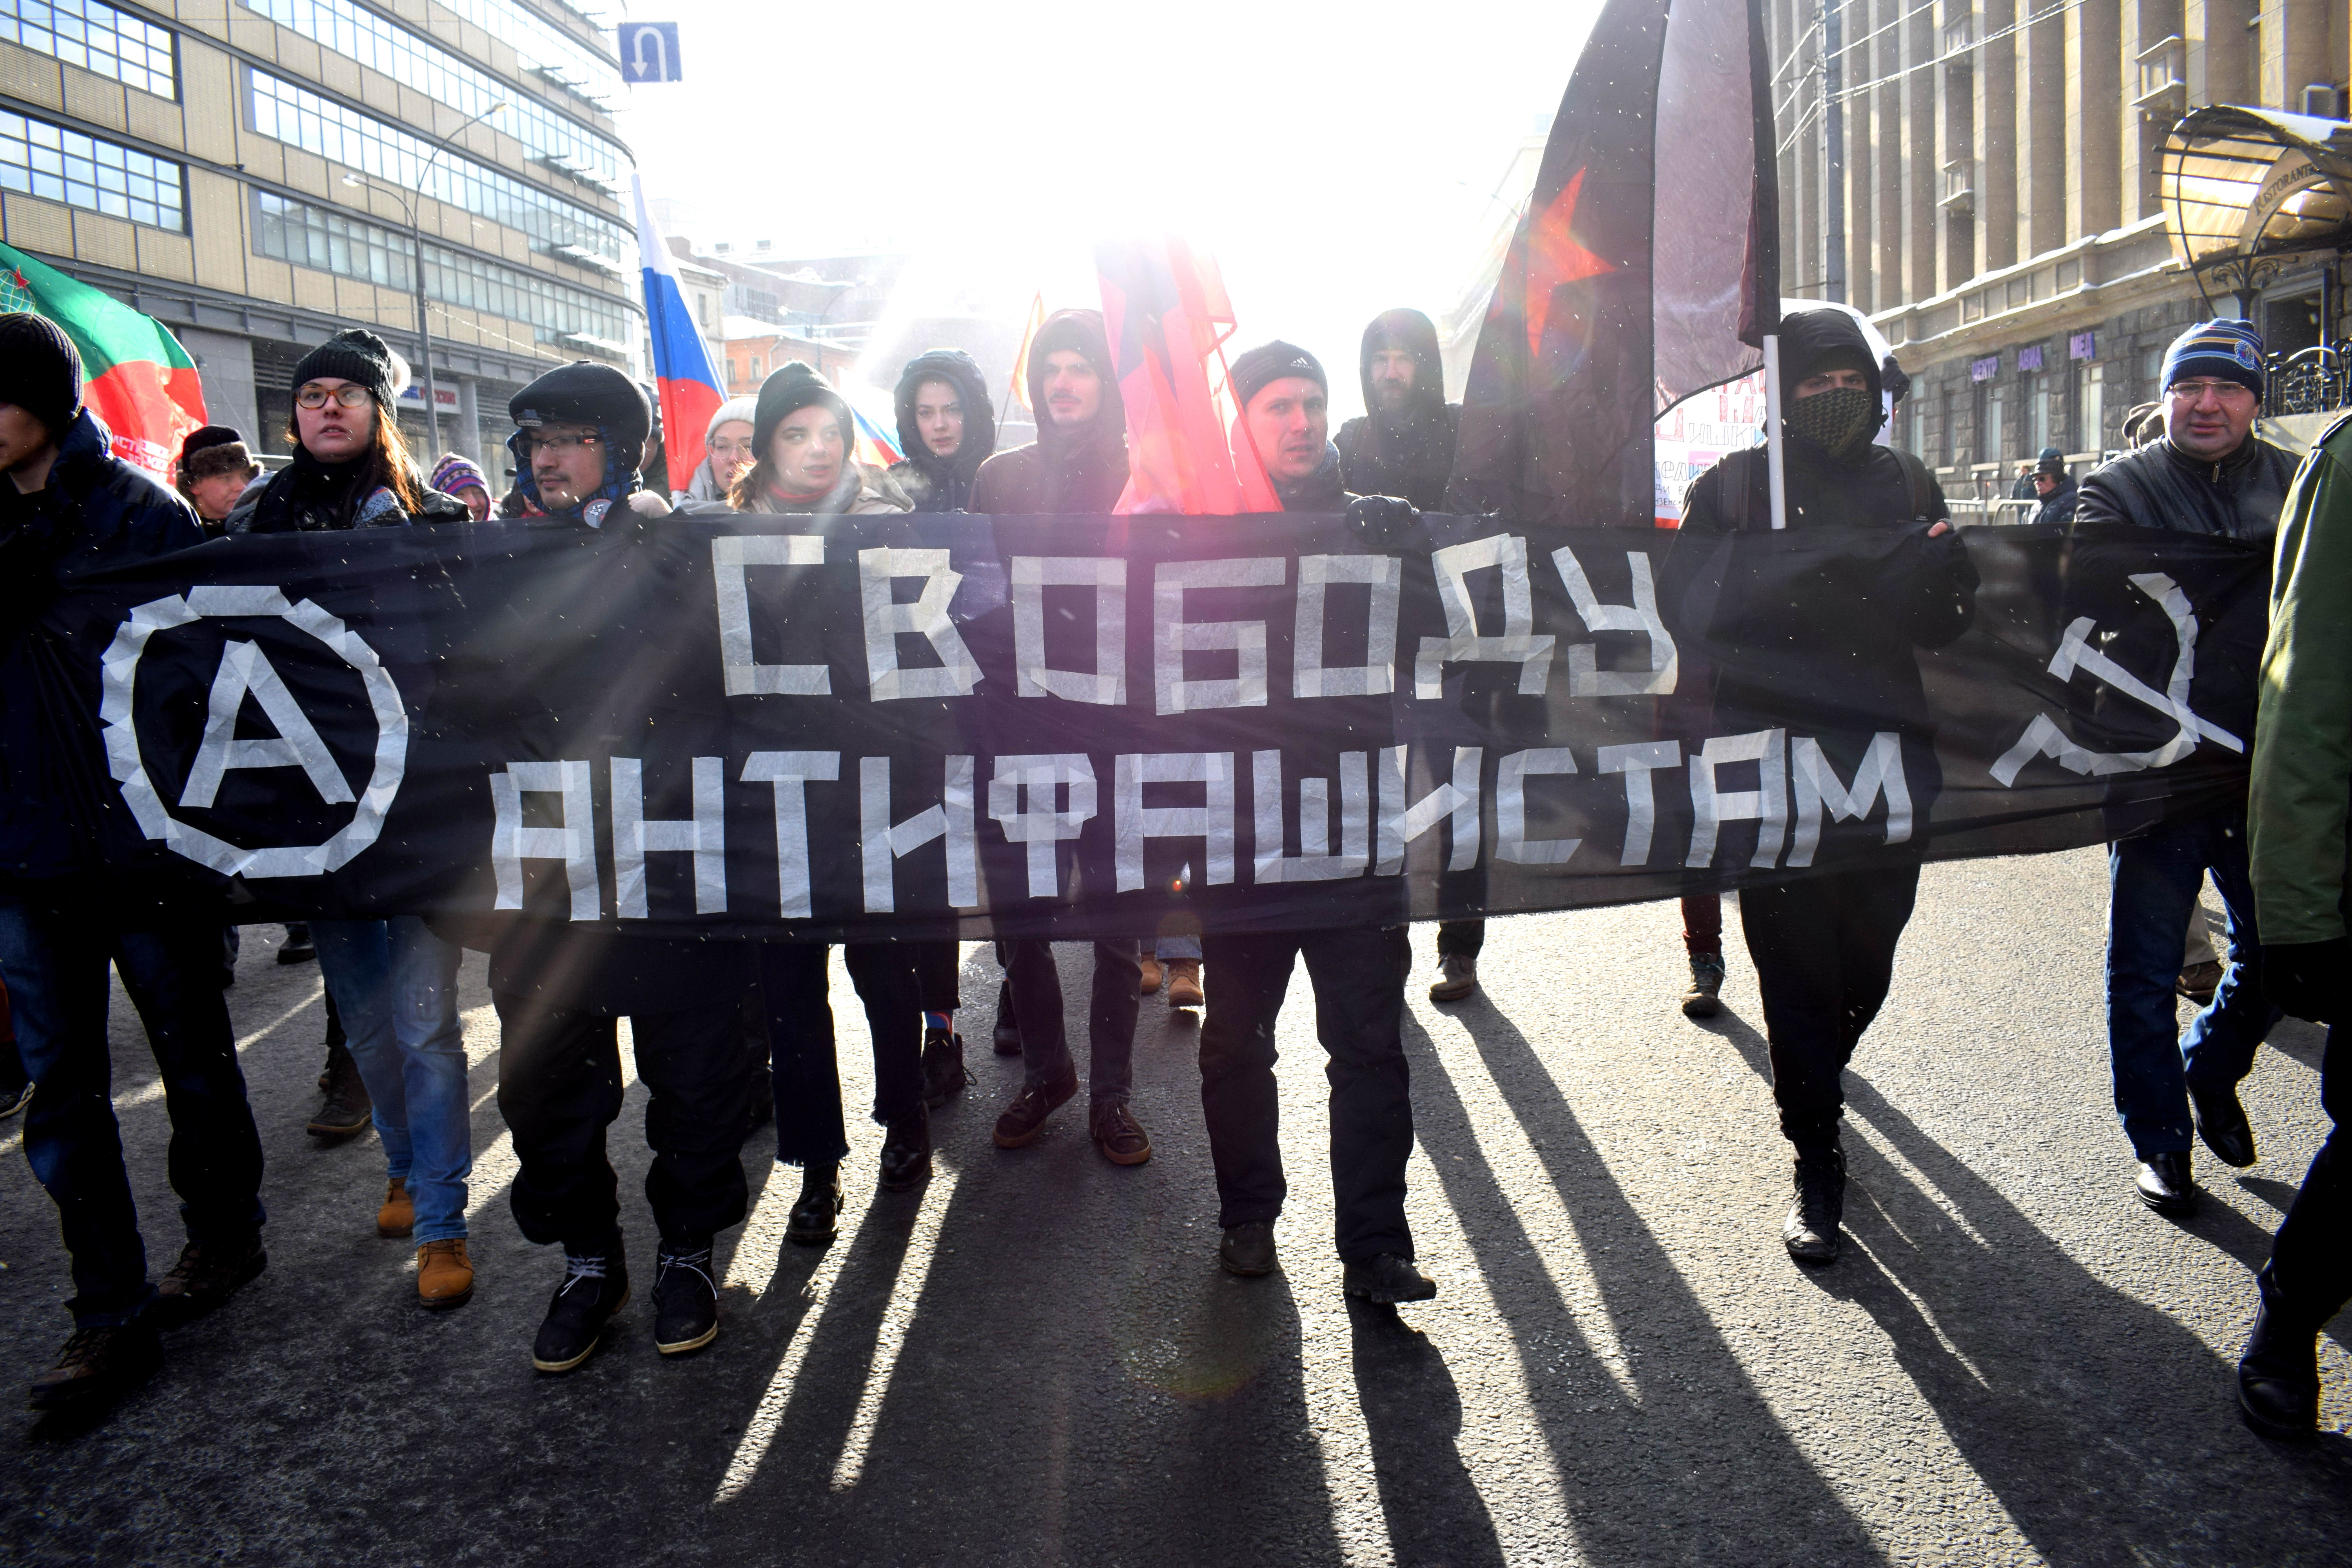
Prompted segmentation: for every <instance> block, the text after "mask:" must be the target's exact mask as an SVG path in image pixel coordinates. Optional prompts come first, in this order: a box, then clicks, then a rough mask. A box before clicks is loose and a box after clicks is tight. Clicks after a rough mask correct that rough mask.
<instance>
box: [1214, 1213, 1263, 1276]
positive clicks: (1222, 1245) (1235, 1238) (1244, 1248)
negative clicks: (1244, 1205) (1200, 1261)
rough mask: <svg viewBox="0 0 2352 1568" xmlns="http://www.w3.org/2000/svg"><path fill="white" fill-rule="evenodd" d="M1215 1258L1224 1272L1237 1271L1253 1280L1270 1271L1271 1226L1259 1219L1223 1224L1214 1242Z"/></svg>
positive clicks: (1232, 1272)
mask: <svg viewBox="0 0 2352 1568" xmlns="http://www.w3.org/2000/svg"><path fill="white" fill-rule="evenodd" d="M1217 1261H1218V1262H1219V1263H1221V1264H1223V1266H1224V1270H1225V1272H1226V1273H1228V1274H1238V1275H1241V1276H1242V1277H1243V1278H1244V1279H1256V1278H1257V1277H1258V1276H1260V1275H1262V1274H1271V1273H1273V1272H1274V1226H1273V1224H1272V1222H1270V1221H1267V1220H1262V1219H1254V1220H1247V1221H1244V1223H1242V1224H1240V1225H1229V1226H1226V1227H1225V1234H1224V1237H1223V1240H1221V1241H1219V1242H1218V1243H1217Z"/></svg>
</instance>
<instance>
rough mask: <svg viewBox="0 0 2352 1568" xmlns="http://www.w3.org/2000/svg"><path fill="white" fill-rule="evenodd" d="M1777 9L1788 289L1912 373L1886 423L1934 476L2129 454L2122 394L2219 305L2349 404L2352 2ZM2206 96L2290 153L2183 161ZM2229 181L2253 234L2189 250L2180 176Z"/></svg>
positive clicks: (1774, 33)
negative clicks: (1878, 341)
mask: <svg viewBox="0 0 2352 1568" xmlns="http://www.w3.org/2000/svg"><path fill="white" fill-rule="evenodd" d="M1765 14H1766V17H1767V26H1768V30H1769V36H1770V38H1771V46H1772V58H1773V64H1774V67H1775V71H1774V94H1773V97H1774V106H1775V109H1776V110H1777V112H1778V117H1779V122H1780V124H1779V129H1780V200H1781V207H1780V212H1781V278H1782V283H1783V292H1785V293H1788V294H1792V295H1803V296H1808V297H1811V298H1813V299H1825V300H1843V301H1845V302H1847V303H1850V304H1852V305H1853V306H1855V307H1857V308H1859V309H1860V310H1864V312H1866V313H1868V314H1869V315H1870V317H1871V318H1872V320H1874V321H1876V322H1877V323H1878V325H1879V327H1880V328H1881V329H1882V330H1883V331H1885V335H1886V337H1887V340H1888V341H1889V342H1891V343H1893V344H1894V345H1895V353H1896V355H1897V356H1898V357H1899V358H1900V360H1901V361H1902V363H1903V364H1904V366H1905V368H1906V370H1908V371H1909V372H1910V373H1911V374H1912V375H1913V377H1914V392H1913V395H1912V397H1911V400H1910V402H1909V404H1908V405H1906V407H1905V408H1904V409H1903V410H1901V411H1900V412H1899V413H1898V415H1897V427H1896V431H1895V434H1896V437H1897V438H1898V439H1900V440H1902V441H1903V442H1904V444H1905V445H1906V446H1909V447H1912V448H1913V449H1914V450H1916V451H1917V452H1918V453H1920V455H1921V456H1923V457H1925V458H1927V460H1928V462H1929V463H1931V464H1933V465H1936V466H1937V468H1939V470H1941V471H1942V472H1943V474H1944V476H1945V484H1946V489H1948V490H1954V491H1955V492H1956V494H1975V493H1978V492H1980V491H1981V492H1990V491H1993V490H1996V489H1998V490H2001V491H2004V492H2005V490H2006V479H2007V478H2008V476H2009V475H2010V474H2011V473H2013V471H2014V468H2015V467H2016V464H2017V463H2018V462H2019V461H2020V460H2021V459H2024V458H2031V457H2032V456H2033V455H2034V454H2035V453H2036V452H2037V451H2039V450H2040V449H2041V448H2042V447H2058V448H2060V449H2061V451H2063V452H2065V453H2067V454H2085V455H2087V454H2091V453H2095V452H2096V451H2098V450H2100V449H2102V448H2113V447H2116V446H2118V445H2119V444H2120V436H2121V425H2122V421H2123V418H2124V416H2125V415H2126V412H2127V411H2128V410H2129V409H2131V408H2132V406H2133V405H2137V404H2140V403H2145V402H2149V401H2152V400H2154V399H2155V397H2156V396H2157V392H2158V387H2157V384H2156V383H2157V378H2158V370H2159V367H2160V366H2161V364H2162V362H2163V357H2164V349H2165V346H2166V345H2167V344H2168V343H2169V342H2171V341H2172V339H2173V337H2174V336H2175V335H2176V334H2178V333H2179V331H2180V330H2181V329H2182V328H2183V327H2184V326H2186V325H2188V324H2189V323H2190V322H2191V321H2197V320H2199V319H2200V318H2203V317H2205V316H2208V315H2210V314H2225V315H2228V314H2240V313H2242V314H2243V315H2245V316H2247V317H2249V318H2251V319H2252V320H2253V321H2255V322H2256V323H2257V324H2258V325H2259V326H2260V327H2261V329H2262V330H2263V333H2264V334H2265V336H2266V338H2267V339H2268V342H2269V345H2270V348H2271V350H2272V352H2273V355H2274V356H2276V357H2277V358H2278V359H2280V360H2281V361H2282V362H2286V368H2287V369H2289V370H2290V371H2291V374H2290V375H2289V377H2288V378H2287V379H2286V380H2283V381H2282V382H2281V383H2280V384H2281V385H2285V384H2288V381H2292V383H2293V384H2294V385H2295V386H2297V387H2299V388H2301V389H2303V390H2302V392H2301V393H2300V394H2299V398H2300V401H2301V402H2305V403H2311V404H2314V405H2326V404H2327V403H2329V402H2332V401H2337V400H2340V399H2341V397H2342V395H2343V388H2344V382H2345V363H2346V361H2345V360H2344V357H2343V350H2344V344H2345V340H2346V339H2347V336H2352V308H2347V295H2346V289H2345V284H2346V282H2347V276H2352V267H2347V260H2346V258H2347V252H2352V225H2346V224H2345V223H2344V222H2343V215H2344V210H2345V205H2344V201H2345V196H2346V195H2347V194H2352V175H2347V170H2352V126H2347V125H2345V124H2342V123H2341V121H2342V120H2343V117H2344V115H2345V113H2346V103H2347V91H2346V89H2347V77H2352V5H2347V4H2346V0H1924V3H1923V0H1765ZM2215 105H2245V106H2249V107H2251V108H2252V109H2254V110H2258V111H2259V114H2260V117H2261V118H2262V119H2263V122H2264V123H2265V124H2266V125H2267V126H2268V127H2269V128H2270V129H2269V131H2268V132H2264V133H2263V134H2264V135H2267V137H2268V142H2267V143H2266V145H2267V150H2268V153H2273V154H2277V155H2278V162H2276V163H2274V164H2273V163H2263V161H2262V160H2261V159H2260V158H2257V157H2256V156H2255V155H2254V154H2253V153H2248V152H2243V151H2242V152H2240V153H2234V154H2231V156H2232V157H2233V158H2234V159H2235V169H2236V171H2238V172H2231V168H2230V167H2229V166H2227V163H2226V161H2221V162H2217V160H2216V159H2214V158H2211V157H2208V158H2205V159H2203V160H2201V161H2200V164H2199V166H2198V167H2196V168H2191V169H2189V170H2187V171H2186V172H2185V176H2184V171H2183V170H2182V168H2181V167H2180V163H2181V160H2180V158H2179V145H2180V136H2179V132H2180V131H2181V130H2182V128H2183V126H2184V120H2185V117H2190V116H2194V115H2196V114H2197V112H2198V111H2199V110H2200V109H2203V110H2205V111H2206V114H2205V118H2206V119H2207V120H2209V121H2210V119H2211V117H2212V114H2213V110H2211V109H2210V107H2209V106H2215ZM2225 118H2226V117H2225ZM2256 140H2260V138H2259V137H2258V138H2256ZM2246 145H2247V146H2252V142H2248V143H2246ZM2168 149H2169V150H2168ZM2312 149H2316V151H2315V152H2314V151H2312ZM2298 160H2300V162H2298ZM2168 169H2169V171H2170V172H2169V173H2168ZM2184 177H2185V180H2186V185H2185V187H2184V185H2183V179H2184ZM2168 180H2169V181H2170V182H2171V184H2170V185H2169V186H2168ZM2217 180H2218V182H2219V184H2223V185H2231V186H2232V187H2233V188H2234V187H2235V186H2236V185H2239V184H2242V186H2243V189H2242V193H2240V195H2239V196H2238V197H2237V198H2235V199H2237V207H2236V209H2235V212H2236V215H2237V216H2238V217H2239V218H2241V219H2242V220H2243V222H2244V224H2245V238H2244V243H2243V245H2242V246H2241V247H2238V249H2239V250H2240V251H2241V252H2242V254H2239V255H2237V256H2236V258H2235V259H2234V260H2233V261H2231V264H2230V265H2227V266H2200V268H2196V269H2194V270H2192V269H2191V268H2189V267H2188V266H2186V265H2184V259H2185V256H2186V252H2187V249H2188V247H2185V246H2184V244H2183V242H2182V239H2181V237H2180V234H2179V225H2180V220H2181V217H2182V214H2181V212H2180V211H2179V210H2176V209H2179V207H2180V205H2181V203H2180V199H2179V198H2180V195H2181V193H2182V191H2183V189H2186V190H2187V192H2188V199H2189V201H2190V202H2191V203H2194V202H2197V201H2200V200H2219V199H2221V196H2226V195H2229V194H2230V193H2229V192H2226V191H2224V192H2220V193H2219V195H2217V194H2216V190H2215V189H2213V188H2208V187H2216V185H2217ZM2168 193H2169V194H2168ZM2281 202H2285V203H2287V204H2289V205H2293V206H2294V208H2295V212H2296V214H2297V215H2300V227H2301V228H2302V229H2305V230H2308V231H2309V232H2308V233H2299V234H2292V235H2287V236H2286V237H2285V238H2286V240H2288V241H2291V243H2281V241H2280V238H2279V237H2280V236H2281V234H2282V232H2283V231H2284V230H2285V229H2288V228H2293V227H2295V226H2296V225H2294V224H2288V223H2284V222H2269V223H2267V224H2266V222H2265V206H2266V204H2267V205H2268V206H2276V205H2279V204H2280V203H2281ZM2290 216H2295V215H2290ZM2257 241H2259V243H2257ZM2212 243H2213V239H2212V237H2210V236H2209V237H2204V238H2202V239H2200V240H2198V241H2197V247H2196V254H2197V255H2198V256H2199V257H2200V258H2207V257H2210V256H2211V255H2212V254H2214V251H2213V250H2212V248H2211V246H2212ZM2224 248H2225V249H2226V248H2228V247H2224ZM2089 460H2090V458H2088V457H2087V456H2084V458H2082V459H2081V461H2080V462H2078V465H2077V466H2078V467H2080V466H2082V465H2083V464H2085V463H2087V462H2088V461H2089Z"/></svg>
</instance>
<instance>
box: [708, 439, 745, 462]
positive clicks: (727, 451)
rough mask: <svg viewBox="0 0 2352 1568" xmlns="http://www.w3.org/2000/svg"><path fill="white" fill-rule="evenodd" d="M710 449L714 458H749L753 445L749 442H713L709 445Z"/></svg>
mask: <svg viewBox="0 0 2352 1568" xmlns="http://www.w3.org/2000/svg"><path fill="white" fill-rule="evenodd" d="M708 448H709V453H710V455H711V456H712V457H714V458H748V457H750V456H751V442H750V441H748V440H746V441H712V442H710V443H709V444H708Z"/></svg>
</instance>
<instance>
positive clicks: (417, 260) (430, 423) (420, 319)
mask: <svg viewBox="0 0 2352 1568" xmlns="http://www.w3.org/2000/svg"><path fill="white" fill-rule="evenodd" d="M506 107H507V106H506V105H505V104H504V103H494V104H492V105H490V106H489V107H488V109H485V110H482V112H480V113H479V114H477V115H475V116H474V117H473V118H472V119H471V120H468V121H466V122H465V123H464V124H463V125H460V126H458V127H457V130H455V131H452V132H449V134H448V135H446V136H435V137H432V138H431V140H432V142H433V156H431V157H430V158H427V159H425V167H423V168H422V169H419V170H418V171H417V172H416V189H415V191H413V192H411V191H404V190H401V189H398V188H397V187H394V186H387V185H384V184H382V183H381V182H374V184H375V186H376V188H377V189H378V190H389V191H391V192H392V195H393V196H394V199H395V200H397V201H398V202H399V203H400V210H401V211H402V212H403V213H404V214H405V215H406V216H407V218H408V240H409V244H410V246H411V247H412V252H413V260H412V262H411V265H412V266H414V267H415V269H416V276H415V284H416V342H417V344H418V347H419V349H420V350H421V351H422V353H423V354H424V359H425V363H424V370H425V448H426V450H425V461H426V462H427V463H430V462H432V461H433V459H434V458H436V457H438V456H439V455H440V446H441V405H440V402H439V397H440V392H441V388H440V384H439V383H438V382H437V381H436V378H435V377H434V374H433V324H432V321H431V320H430V318H429V317H428V316H427V315H426V313H425V217H424V210H423V209H422V208H421V207H420V206H419V205H417V204H418V202H419V201H421V200H422V199H423V197H424V195H425V182H426V181H427V179H429V178H430V177H431V175H432V174H433V165H434V164H436V163H439V162H440V161H441V154H442V153H446V152H447V151H448V150H449V143H450V142H454V141H456V140H457V138H458V137H460V136H463V135H464V134H465V133H466V132H468V131H471V130H472V129H473V128H474V127H475V126H477V125H479V124H480V123H481V122H482V121H485V120H488V118H489V117H490V116H491V115H493V114H497V113H499V112H500V111H502V110H505V108H506ZM343 183H344V184H347V185H356V184H363V183H368V182H366V181H365V180H364V179H363V177H362V176H361V175H358V174H346V175H344V176H343Z"/></svg>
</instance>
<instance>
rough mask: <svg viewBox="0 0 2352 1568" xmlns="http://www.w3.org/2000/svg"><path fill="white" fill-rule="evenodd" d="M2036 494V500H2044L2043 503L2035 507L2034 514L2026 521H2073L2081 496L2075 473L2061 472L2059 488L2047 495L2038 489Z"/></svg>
mask: <svg viewBox="0 0 2352 1568" xmlns="http://www.w3.org/2000/svg"><path fill="white" fill-rule="evenodd" d="M2034 496H2035V499H2036V500H2040V501H2041V502H2042V504H2041V505H2040V506H2038V507H2035V508H2034V509H2033V515H2032V517H2031V518H2029V519H2027V520H2026V521H2029V522H2068V521H2073V519H2074V506H2075V502H2076V500H2077V499H2078V497H2079V487H2078V486H2076V484H2075V483H2074V475H2072V474H2061V475H2059V476H2058V488H2057V489H2053V490H2052V491H2051V492H2050V493H2049V494H2048V495H2046V496H2045V495H2042V493H2041V492H2040V491H2039V490H2037V491H2035V492H2034Z"/></svg>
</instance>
